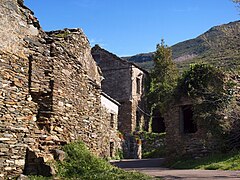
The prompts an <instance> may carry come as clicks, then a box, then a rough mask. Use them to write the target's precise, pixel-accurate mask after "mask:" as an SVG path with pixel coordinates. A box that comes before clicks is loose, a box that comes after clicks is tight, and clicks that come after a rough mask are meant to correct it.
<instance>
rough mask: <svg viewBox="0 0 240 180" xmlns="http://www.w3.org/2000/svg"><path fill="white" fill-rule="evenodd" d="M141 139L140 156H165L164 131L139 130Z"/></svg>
mask: <svg viewBox="0 0 240 180" xmlns="http://www.w3.org/2000/svg"><path fill="white" fill-rule="evenodd" d="M139 136H140V137H141V139H142V157H143V158H161V157H165V155H166V149H165V136H166V133H152V132H151V133H150V132H145V131H143V132H139Z"/></svg>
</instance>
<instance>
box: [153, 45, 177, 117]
mask: <svg viewBox="0 0 240 180" xmlns="http://www.w3.org/2000/svg"><path fill="white" fill-rule="evenodd" d="M153 59H154V68H153V70H152V72H151V86H150V93H149V101H150V104H151V105H152V108H155V107H158V108H159V109H160V111H161V113H163V112H164V111H165V110H166V105H167V104H168V101H169V99H171V98H170V97H171V96H172V93H173V90H174V88H175V86H176V84H177V78H178V71H177V68H176V66H175V64H174V63H173V61H172V51H171V49H170V48H169V47H168V46H166V45H165V44H164V41H163V40H162V42H161V44H158V45H157V49H156V52H155V54H154V56H153Z"/></svg>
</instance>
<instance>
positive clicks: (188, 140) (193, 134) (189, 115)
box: [164, 75, 240, 158]
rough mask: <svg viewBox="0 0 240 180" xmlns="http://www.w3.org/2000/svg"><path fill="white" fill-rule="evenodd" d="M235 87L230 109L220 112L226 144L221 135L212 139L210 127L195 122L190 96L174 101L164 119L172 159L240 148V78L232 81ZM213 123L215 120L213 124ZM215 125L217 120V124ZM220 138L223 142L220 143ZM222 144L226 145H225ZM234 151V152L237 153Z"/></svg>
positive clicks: (197, 156) (196, 120)
mask: <svg viewBox="0 0 240 180" xmlns="http://www.w3.org/2000/svg"><path fill="white" fill-rule="evenodd" d="M231 80H233V81H232V82H233V84H235V85H234V87H232V89H231V90H232V91H233V92H234V94H233V99H234V100H233V101H232V102H231V104H229V107H224V108H226V109H222V110H221V113H222V114H221V115H224V117H222V119H221V120H220V121H221V123H222V124H221V125H224V124H225V125H227V126H226V127H227V128H228V130H227V131H226V132H225V137H226V136H227V134H228V135H229V134H230V136H228V138H230V139H229V140H230V141H229V140H227V141H224V140H223V139H222V136H220V135H219V137H218V136H215V137H213V135H212V133H211V132H210V131H209V129H210V127H209V126H210V125H211V124H210V123H209V124H200V123H199V121H198V119H194V113H195V111H194V105H193V104H194V103H193V102H194V99H192V98H190V97H189V96H182V97H180V100H178V101H175V102H174V103H173V104H172V105H171V106H170V108H169V109H168V112H167V113H166V114H165V116H164V120H165V124H166V150H167V153H168V155H169V158H176V157H183V156H187V157H193V158H199V157H203V156H206V155H208V154H211V153H213V152H221V148H222V147H223V146H224V150H225V151H226V150H227V149H231V148H232V147H231V146H232V145H233V147H234V148H239V147H240V143H239V129H240V123H239V113H240V76H239V75H236V77H234V78H233V79H231ZM213 121H214V120H213ZM215 121H216V120H215ZM219 138H220V139H219ZM223 142H225V143H227V144H223ZM234 148H233V149H234Z"/></svg>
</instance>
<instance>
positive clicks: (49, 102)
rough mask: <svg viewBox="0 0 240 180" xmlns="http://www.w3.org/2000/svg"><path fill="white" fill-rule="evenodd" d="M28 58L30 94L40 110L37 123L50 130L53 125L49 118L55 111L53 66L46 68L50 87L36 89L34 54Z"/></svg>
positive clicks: (40, 126) (46, 78) (46, 76)
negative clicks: (34, 83)
mask: <svg viewBox="0 0 240 180" xmlns="http://www.w3.org/2000/svg"><path fill="white" fill-rule="evenodd" d="M28 59H29V72H28V74H29V79H28V88H29V94H30V95H31V97H32V100H33V102H35V103H37V104H38V112H37V117H36V118H37V125H38V127H39V128H40V129H45V130H47V131H48V132H49V131H50V125H51V122H50V121H49V119H50V118H51V116H52V111H53V109H52V106H53V87H54V80H52V79H51V74H52V72H53V67H50V69H45V70H44V75H45V80H46V81H47V83H48V88H46V89H44V90H40V89H38V90H37V91H36V89H37V88H34V87H33V84H32V69H33V67H32V66H33V56H32V55H30V56H29V58H28ZM40 86H41V85H40Z"/></svg>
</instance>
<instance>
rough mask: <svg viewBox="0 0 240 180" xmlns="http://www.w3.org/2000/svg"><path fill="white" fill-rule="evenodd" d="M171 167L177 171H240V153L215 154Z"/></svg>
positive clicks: (183, 161) (188, 160) (178, 162)
mask: <svg viewBox="0 0 240 180" xmlns="http://www.w3.org/2000/svg"><path fill="white" fill-rule="evenodd" d="M170 167H171V168H175V169H206V170H240V152H234V153H228V154H215V155H210V156H208V157H204V158H201V159H181V160H178V161H177V162H175V163H174V164H172V165H171V166H170Z"/></svg>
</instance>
